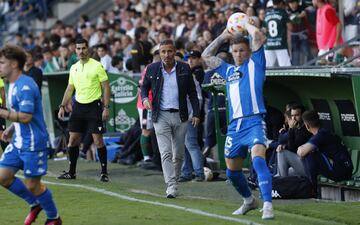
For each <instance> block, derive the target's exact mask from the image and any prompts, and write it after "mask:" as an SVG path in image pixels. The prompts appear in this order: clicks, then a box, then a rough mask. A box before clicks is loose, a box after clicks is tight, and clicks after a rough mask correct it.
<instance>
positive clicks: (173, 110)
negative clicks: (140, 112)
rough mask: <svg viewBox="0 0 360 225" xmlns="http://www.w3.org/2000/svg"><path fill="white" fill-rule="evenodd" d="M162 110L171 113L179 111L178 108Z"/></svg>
mask: <svg viewBox="0 0 360 225" xmlns="http://www.w3.org/2000/svg"><path fill="white" fill-rule="evenodd" d="M161 111H165V112H170V113H176V112H179V110H178V109H162V110H161Z"/></svg>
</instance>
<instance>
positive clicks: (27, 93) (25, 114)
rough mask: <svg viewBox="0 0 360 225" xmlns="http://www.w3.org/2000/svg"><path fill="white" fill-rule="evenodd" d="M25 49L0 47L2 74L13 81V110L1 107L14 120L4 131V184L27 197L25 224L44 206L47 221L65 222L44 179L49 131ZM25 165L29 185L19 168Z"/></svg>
mask: <svg viewBox="0 0 360 225" xmlns="http://www.w3.org/2000/svg"><path fill="white" fill-rule="evenodd" d="M25 61H26V55H25V51H24V50H23V49H22V48H20V47H18V46H15V45H6V46H5V47H3V48H2V49H1V50H0V74H2V75H3V76H5V77H6V78H7V80H8V81H9V83H10V85H9V91H8V95H7V96H8V103H9V106H10V110H5V109H0V117H1V118H4V119H6V120H9V121H12V122H13V123H12V125H11V126H10V127H8V128H7V129H6V130H5V131H4V132H3V135H2V136H3V137H2V138H3V140H10V139H11V143H10V144H9V145H8V146H7V147H6V149H5V151H4V153H3V154H2V156H1V159H0V185H1V186H3V187H5V188H6V189H8V190H9V191H10V192H12V193H13V194H15V195H17V196H19V197H20V198H22V199H24V200H25V201H26V202H27V203H28V204H29V205H30V207H31V210H30V213H29V215H28V216H27V217H26V219H25V222H24V224H25V225H30V224H32V223H33V222H34V221H35V219H36V217H37V216H38V214H39V213H40V211H41V210H42V209H44V211H45V213H46V216H47V220H46V222H45V225H59V224H62V222H61V219H60V217H59V214H58V211H57V209H56V206H55V203H54V201H53V198H52V195H51V192H50V190H49V189H48V188H47V187H46V186H45V185H44V184H43V183H42V182H41V176H43V175H45V174H46V171H47V156H48V151H47V148H46V147H47V141H48V133H47V130H46V125H45V121H44V116H43V110H42V104H41V96H40V91H39V88H38V86H37V84H36V83H35V81H34V80H33V79H32V78H31V77H28V76H26V75H24V74H22V69H23V67H24V64H25ZM19 169H22V170H23V171H24V176H25V185H24V183H23V182H22V181H21V180H20V179H19V178H17V177H15V174H16V172H17V171H18V170H19Z"/></svg>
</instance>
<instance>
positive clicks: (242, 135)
mask: <svg viewBox="0 0 360 225" xmlns="http://www.w3.org/2000/svg"><path fill="white" fill-rule="evenodd" d="M244 27H245V28H246V30H247V32H248V33H249V34H250V36H251V40H252V43H251V44H252V49H251V48H250V43H249V39H248V38H246V37H243V36H239V37H235V36H233V35H232V34H230V33H229V32H228V31H227V30H224V32H223V33H222V34H221V35H220V36H219V37H217V38H216V39H215V40H214V41H213V42H212V43H211V44H210V45H209V46H208V47H207V48H206V49H205V50H204V52H203V54H202V57H203V59H204V61H205V63H206V64H207V65H208V67H210V69H214V70H215V71H216V72H217V73H218V74H220V75H221V76H222V77H223V78H224V79H225V80H226V89H227V99H228V110H229V121H230V123H229V126H228V132H227V137H226V143H225V149H224V153H225V161H226V166H227V170H226V175H227V177H228V178H229V180H231V182H232V185H233V186H234V187H235V189H236V190H237V191H238V192H239V193H240V194H241V195H242V196H243V198H244V203H243V205H242V206H241V207H240V208H239V209H238V210H236V211H234V212H233V214H234V215H245V214H246V213H247V212H248V211H250V210H252V209H256V208H257V207H258V205H259V203H258V200H257V199H255V198H254V197H253V196H252V195H251V192H250V189H249V187H248V184H247V181H246V178H245V176H244V174H243V172H242V164H243V159H244V158H245V157H246V154H247V151H248V149H250V150H251V156H252V160H253V166H254V169H255V171H256V173H257V175H258V181H259V187H260V190H261V193H262V197H263V200H264V206H263V215H262V218H263V219H271V218H273V217H274V213H273V208H272V198H271V188H272V187H271V182H272V180H271V175H270V172H269V169H268V167H267V166H266V162H265V145H266V141H267V140H266V134H265V122H264V115H265V113H266V110H265V104H264V100H263V85H264V81H265V55H264V48H263V44H264V42H265V35H264V34H263V33H262V32H261V31H260V30H259V29H258V28H256V27H255V26H253V25H251V24H249V23H246V25H245V26H244ZM229 40H230V46H231V51H232V56H233V59H234V62H235V65H231V64H228V63H225V62H224V61H222V60H221V59H220V58H218V57H215V56H214V55H215V54H216V51H217V50H218V48H219V47H220V46H221V45H222V44H223V43H225V42H226V41H229Z"/></svg>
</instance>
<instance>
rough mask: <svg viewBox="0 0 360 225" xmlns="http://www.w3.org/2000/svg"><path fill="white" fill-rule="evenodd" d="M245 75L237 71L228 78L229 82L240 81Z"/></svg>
mask: <svg viewBox="0 0 360 225" xmlns="http://www.w3.org/2000/svg"><path fill="white" fill-rule="evenodd" d="M242 76H243V74H242V73H241V72H240V71H236V72H234V73H233V74H231V75H230V76H229V77H228V82H231V81H235V80H240V79H241V78H242Z"/></svg>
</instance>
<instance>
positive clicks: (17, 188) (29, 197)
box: [8, 177, 39, 206]
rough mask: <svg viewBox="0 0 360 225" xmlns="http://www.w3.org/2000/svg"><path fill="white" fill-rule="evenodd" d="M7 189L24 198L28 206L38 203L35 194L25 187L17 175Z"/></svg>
mask: <svg viewBox="0 0 360 225" xmlns="http://www.w3.org/2000/svg"><path fill="white" fill-rule="evenodd" d="M8 189H9V191H11V192H12V193H14V194H15V195H17V196H19V197H20V198H22V199H24V200H25V201H26V202H27V203H28V204H29V205H30V206H34V205H37V204H39V203H38V202H37V200H36V198H35V196H34V195H33V194H32V193H31V192H30V191H29V190H28V189H27V188H26V186H25V185H24V183H23V182H22V181H21V180H20V179H19V178H17V177H15V180H14V182H13V183H12V184H11V185H10V187H9V188H8Z"/></svg>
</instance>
